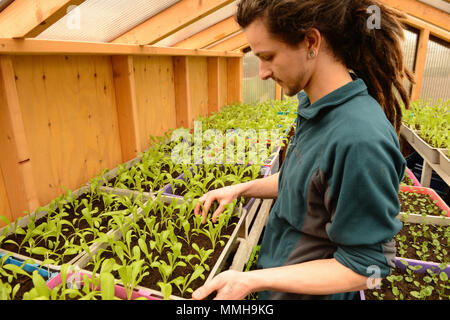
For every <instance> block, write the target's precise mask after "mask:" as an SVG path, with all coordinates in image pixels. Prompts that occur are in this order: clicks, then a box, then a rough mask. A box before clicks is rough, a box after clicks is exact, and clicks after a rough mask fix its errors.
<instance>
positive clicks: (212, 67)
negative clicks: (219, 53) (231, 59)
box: [208, 57, 220, 115]
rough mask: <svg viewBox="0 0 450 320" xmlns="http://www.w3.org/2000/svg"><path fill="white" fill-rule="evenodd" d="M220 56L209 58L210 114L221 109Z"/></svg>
mask: <svg viewBox="0 0 450 320" xmlns="http://www.w3.org/2000/svg"><path fill="white" fill-rule="evenodd" d="M219 82H220V80H219V58H218V57H213V58H208V115H211V114H212V113H213V112H217V111H219V91H220V88H219Z"/></svg>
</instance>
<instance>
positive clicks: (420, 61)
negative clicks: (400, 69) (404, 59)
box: [411, 29, 430, 101]
mask: <svg viewBox="0 0 450 320" xmlns="http://www.w3.org/2000/svg"><path fill="white" fill-rule="evenodd" d="M429 38H430V30H428V29H422V30H420V35H419V42H418V45H417V52H416V64H415V66H414V77H415V80H416V83H415V84H413V86H412V91H411V101H414V100H417V99H419V98H420V91H421V89H422V83H423V75H424V71H425V62H426V59H427V49H428V39H429Z"/></svg>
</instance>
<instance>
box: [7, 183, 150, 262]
mask: <svg viewBox="0 0 450 320" xmlns="http://www.w3.org/2000/svg"><path fill="white" fill-rule="evenodd" d="M89 190H90V189H89V187H88V186H84V187H81V188H80V189H77V190H75V191H73V192H72V194H73V195H74V197H78V196H80V195H82V194H84V193H86V192H88V191H89ZM103 192H110V193H114V194H117V193H116V192H111V191H106V190H104V191H103ZM49 205H50V204H48V205H47V206H46V207H44V208H42V210H39V211H36V212H33V213H31V214H29V215H27V216H25V217H23V218H22V219H20V220H19V221H15V222H13V223H14V224H15V223H18V225H19V226H20V227H22V228H25V227H27V225H28V223H29V222H30V219H31V218H32V217H35V221H37V220H39V219H40V218H43V217H45V216H46V215H47V214H48V209H46V208H48V206H49ZM56 207H57V205H56V204H55V206H54V207H53V209H56ZM141 211H142V208H138V214H139V213H140V212H141ZM130 216H131V215H130ZM6 230H7V232H6V233H5V236H9V235H11V234H12V233H13V230H9V226H5V227H3V228H1V229H0V234H3V232H4V231H6ZM112 232H114V230H109V231H108V232H107V234H110V233H112ZM92 246H95V244H93V245H91V247H92ZM0 253H4V254H8V253H9V254H11V255H12V256H14V257H16V258H19V259H21V260H28V259H32V260H34V261H35V262H36V263H37V264H39V265H41V266H44V265H43V261H42V260H39V259H35V258H32V257H30V256H26V255H23V254H19V253H17V252H13V251H8V250H5V249H2V248H0ZM85 254H86V253H85V252H80V253H79V254H78V255H76V256H75V257H73V258H72V259H71V260H70V261H68V262H66V264H75V263H76V262H77V261H78V260H79V259H80V258H81V257H82V256H84V255H85ZM45 267H46V268H47V267H48V268H51V269H53V270H60V268H61V266H60V265H54V264H49V265H45Z"/></svg>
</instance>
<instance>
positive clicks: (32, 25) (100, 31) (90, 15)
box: [0, 0, 450, 50]
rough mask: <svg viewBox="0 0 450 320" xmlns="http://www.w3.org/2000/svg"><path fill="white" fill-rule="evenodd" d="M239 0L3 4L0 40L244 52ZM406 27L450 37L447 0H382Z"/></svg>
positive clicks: (19, 0)
mask: <svg viewBox="0 0 450 320" xmlns="http://www.w3.org/2000/svg"><path fill="white" fill-rule="evenodd" d="M236 2H237V1H233V0H208V1H204V0H45V1H44V0H0V38H35V39H45V40H70V41H88V42H102V43H115V44H121V43H124V44H139V45H153V46H159V47H180V48H186V49H215V50H240V49H244V48H245V47H246V46H247V42H246V38H245V36H244V34H243V33H242V32H241V31H240V28H239V26H238V25H237V23H236V22H235V20H234V17H233V15H234V12H235V9H236ZM382 2H384V3H386V4H387V5H389V6H391V7H394V8H396V9H399V10H401V11H403V12H404V13H406V14H407V16H408V18H407V21H405V22H406V23H408V24H410V25H412V26H414V27H416V28H419V29H423V28H427V29H429V30H430V32H431V34H433V35H436V36H438V37H440V38H442V39H444V40H446V41H449V39H450V17H449V12H450V3H449V2H448V1H446V0H393V1H387V0H382Z"/></svg>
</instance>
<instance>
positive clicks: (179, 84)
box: [173, 57, 192, 128]
mask: <svg viewBox="0 0 450 320" xmlns="http://www.w3.org/2000/svg"><path fill="white" fill-rule="evenodd" d="M173 72H174V78H175V79H174V84H175V110H176V114H177V121H176V123H177V128H180V127H184V128H192V123H190V120H189V119H190V97H189V72H188V63H187V57H173Z"/></svg>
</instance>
